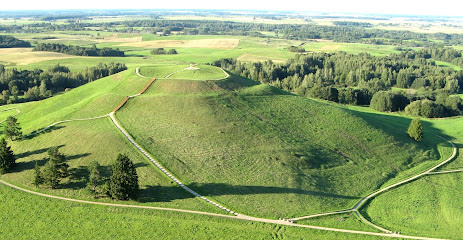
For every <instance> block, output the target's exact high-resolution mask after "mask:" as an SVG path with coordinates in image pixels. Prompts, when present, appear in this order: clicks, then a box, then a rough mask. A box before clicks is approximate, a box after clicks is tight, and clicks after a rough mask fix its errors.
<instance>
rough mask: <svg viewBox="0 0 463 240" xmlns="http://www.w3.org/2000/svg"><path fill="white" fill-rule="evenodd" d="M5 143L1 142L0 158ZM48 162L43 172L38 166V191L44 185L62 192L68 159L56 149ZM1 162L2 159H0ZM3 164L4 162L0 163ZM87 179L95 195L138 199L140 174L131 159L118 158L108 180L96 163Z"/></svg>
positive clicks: (36, 174)
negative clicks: (61, 186)
mask: <svg viewBox="0 0 463 240" xmlns="http://www.w3.org/2000/svg"><path fill="white" fill-rule="evenodd" d="M1 147H2V142H0V154H1V153H2V152H1V149H2V148H1ZM47 153H48V160H47V162H46V164H45V165H44V166H43V167H42V168H40V166H39V165H38V162H36V163H35V168H34V178H33V183H34V185H35V186H36V187H38V186H40V185H45V186H47V187H50V188H52V189H55V188H59V187H60V185H61V181H62V180H63V179H65V178H67V177H69V175H70V174H69V172H70V170H69V165H68V164H67V163H66V156H65V155H64V154H62V153H60V152H59V150H58V148H57V147H54V148H50V149H49V150H48V151H47ZM0 160H2V159H1V155H0ZM0 164H1V162H0ZM87 170H88V173H89V174H88V176H87V177H86V178H84V179H85V180H86V182H87V187H86V188H87V190H88V191H89V192H90V193H92V194H93V195H94V197H95V198H97V197H99V196H104V195H106V196H108V197H110V198H113V199H118V200H128V199H136V198H137V196H138V192H139V185H138V174H137V171H136V169H135V165H134V164H133V162H132V161H131V160H130V158H129V157H127V156H126V155H123V154H119V155H118V156H117V158H116V160H115V161H114V162H113V164H112V165H111V173H110V176H109V177H104V176H103V174H102V173H101V166H100V164H98V162H96V161H92V162H90V164H89V165H88V167H87Z"/></svg>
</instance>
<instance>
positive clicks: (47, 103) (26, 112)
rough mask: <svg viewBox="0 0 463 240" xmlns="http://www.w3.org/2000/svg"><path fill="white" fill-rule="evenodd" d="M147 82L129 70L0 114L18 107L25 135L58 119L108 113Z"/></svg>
mask: <svg viewBox="0 0 463 240" xmlns="http://www.w3.org/2000/svg"><path fill="white" fill-rule="evenodd" d="M148 82H149V79H147V78H141V77H139V76H137V75H136V74H135V69H129V70H126V71H124V72H121V73H118V74H115V75H112V76H109V77H106V78H102V79H99V80H96V81H93V82H91V83H88V84H85V85H83V86H81V87H78V88H75V89H72V90H71V91H69V92H67V93H64V94H61V95H58V96H55V97H52V98H48V99H45V100H43V101H37V102H28V103H23V104H13V105H5V106H2V107H0V111H1V110H4V109H11V108H18V109H19V110H20V111H21V114H19V115H18V116H17V118H18V121H19V122H20V123H21V125H22V127H23V133H26V134H28V133H30V132H32V131H34V130H37V129H40V128H43V127H45V126H48V125H49V124H51V123H54V122H57V121H60V120H65V119H75V118H88V117H95V116H100V115H104V114H108V113H109V112H111V111H112V110H113V109H114V107H115V106H117V105H118V104H119V103H120V101H121V100H122V99H123V98H124V97H125V96H129V95H134V94H136V93H138V91H140V90H141V89H142V88H143V87H144V86H145V85H146V83H148Z"/></svg>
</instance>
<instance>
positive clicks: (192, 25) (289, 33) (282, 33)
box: [0, 19, 463, 47]
mask: <svg viewBox="0 0 463 240" xmlns="http://www.w3.org/2000/svg"><path fill="white" fill-rule="evenodd" d="M334 25H335V26H320V25H314V24H263V23H246V22H230V21H212V20H164V19H153V20H129V21H112V22H105V23H83V22H78V21H70V22H69V23H67V24H57V23H54V22H45V23H30V24H25V25H0V32H6V33H38V32H49V31H88V30H91V29H93V30H94V29H95V28H100V30H104V31H112V32H125V33H157V32H163V33H164V34H166V35H167V34H170V33H172V32H177V34H185V35H238V36H254V37H269V36H264V35H262V34H261V32H263V31H266V32H274V33H275V34H276V35H278V37H283V38H287V39H298V40H307V39H328V40H333V41H335V42H347V43H369V44H387V45H396V46H400V47H430V46H439V45H454V44H463V35H462V34H455V33H453V34H446V33H416V32H411V31H402V30H382V29H373V28H370V27H371V24H368V23H361V22H358V23H355V22H343V21H335V22H334ZM436 40H437V41H439V42H436Z"/></svg>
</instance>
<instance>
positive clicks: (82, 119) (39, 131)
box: [26, 114, 109, 137]
mask: <svg viewBox="0 0 463 240" xmlns="http://www.w3.org/2000/svg"><path fill="white" fill-rule="evenodd" d="M107 116H109V114H105V115H102V116H98V117H89V118H76V119H68V120H63V121H58V122H55V123H52V124H50V125H48V126H46V127H44V128H42V129H40V130H38V131H35V132H32V133H30V134H29V135H27V136H26V137H30V136H33V135H37V134H39V133H42V132H45V131H46V130H48V129H49V128H51V127H53V126H55V125H57V124H60V123H65V122H73V121H87V120H94V119H99V118H104V117H107Z"/></svg>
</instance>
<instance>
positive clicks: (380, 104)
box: [370, 91, 410, 112]
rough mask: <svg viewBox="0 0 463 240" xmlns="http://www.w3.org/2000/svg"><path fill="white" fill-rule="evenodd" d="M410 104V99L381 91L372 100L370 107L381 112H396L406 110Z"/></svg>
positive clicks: (398, 94)
mask: <svg viewBox="0 0 463 240" xmlns="http://www.w3.org/2000/svg"><path fill="white" fill-rule="evenodd" d="M409 103H410V101H409V100H408V98H407V97H406V96H404V95H402V94H400V93H395V92H390V91H379V92H377V93H375V94H374V95H373V97H372V98H371V102H370V107H371V108H373V109H375V110H377V111H381V112H396V111H401V110H404V109H405V107H406V106H407V105H408V104H409Z"/></svg>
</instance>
